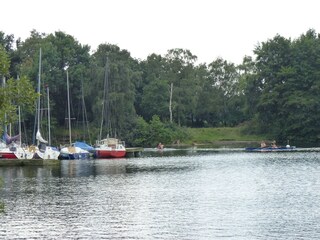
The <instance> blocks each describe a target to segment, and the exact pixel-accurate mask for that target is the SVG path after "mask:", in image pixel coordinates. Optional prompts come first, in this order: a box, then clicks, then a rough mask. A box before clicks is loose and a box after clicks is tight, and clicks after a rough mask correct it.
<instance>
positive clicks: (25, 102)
mask: <svg viewBox="0 0 320 240" xmlns="http://www.w3.org/2000/svg"><path fill="white" fill-rule="evenodd" d="M9 65H10V64H9V59H8V57H7V54H6V52H5V50H4V49H3V48H2V47H1V46H0V66H1V68H0V71H1V72H0V74H1V75H2V76H3V80H5V75H6V74H7V73H8V69H9ZM37 96H38V95H37V94H36V93H35V91H34V89H33V87H32V85H31V83H30V81H29V79H28V78H27V77H26V76H22V77H21V78H20V79H19V80H15V79H13V78H10V79H9V80H8V81H7V82H6V83H5V81H3V86H2V87H1V88H0V125H7V124H9V123H14V122H16V121H17V119H18V115H17V114H18V111H17V108H18V106H20V107H22V108H23V109H25V110H26V111H32V110H33V107H34V101H35V99H36V98H37ZM0 131H2V129H1V130H0Z"/></svg>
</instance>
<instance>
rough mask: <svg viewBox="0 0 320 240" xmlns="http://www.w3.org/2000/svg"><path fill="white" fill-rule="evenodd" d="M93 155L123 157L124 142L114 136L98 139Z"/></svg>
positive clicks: (124, 154)
mask: <svg viewBox="0 0 320 240" xmlns="http://www.w3.org/2000/svg"><path fill="white" fill-rule="evenodd" d="M94 156H95V157H96V158H123V157H125V156H126V148H125V144H124V142H121V141H120V140H119V139H116V138H106V139H102V140H100V141H99V140H98V141H97V142H96V147H95V155H94Z"/></svg>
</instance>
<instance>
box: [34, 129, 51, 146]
mask: <svg viewBox="0 0 320 240" xmlns="http://www.w3.org/2000/svg"><path fill="white" fill-rule="evenodd" d="M36 139H37V140H39V141H40V142H42V143H48V141H46V140H44V139H43V137H42V136H41V133H40V132H39V130H38V131H37V135H36Z"/></svg>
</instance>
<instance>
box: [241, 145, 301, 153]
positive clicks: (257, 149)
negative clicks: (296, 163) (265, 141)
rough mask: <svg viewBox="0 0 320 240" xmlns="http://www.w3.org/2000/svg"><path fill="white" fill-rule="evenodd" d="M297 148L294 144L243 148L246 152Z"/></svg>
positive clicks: (280, 150)
mask: <svg viewBox="0 0 320 240" xmlns="http://www.w3.org/2000/svg"><path fill="white" fill-rule="evenodd" d="M296 150H297V148H296V147H294V146H286V147H248V148H245V151H246V152H291V151H296Z"/></svg>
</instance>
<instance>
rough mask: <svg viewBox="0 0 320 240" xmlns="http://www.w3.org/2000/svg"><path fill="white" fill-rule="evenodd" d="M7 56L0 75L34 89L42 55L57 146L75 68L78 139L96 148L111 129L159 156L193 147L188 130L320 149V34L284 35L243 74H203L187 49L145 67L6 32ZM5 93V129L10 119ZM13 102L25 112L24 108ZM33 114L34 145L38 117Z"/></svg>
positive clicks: (43, 37)
mask: <svg viewBox="0 0 320 240" xmlns="http://www.w3.org/2000/svg"><path fill="white" fill-rule="evenodd" d="M0 46H2V47H1V49H2V50H1V51H0V53H1V54H0V62H1V63H3V62H5V63H7V62H10V64H9V67H8V71H7V72H5V71H3V70H2V69H1V67H0V75H2V76H3V77H5V78H6V79H10V78H13V79H17V78H18V77H20V78H22V79H23V78H27V79H29V80H30V83H31V86H33V88H34V89H36V86H37V79H38V69H39V64H38V63H39V49H40V48H41V49H42V67H41V69H42V72H41V81H42V89H43V91H42V92H41V97H42V98H43V99H46V98H47V97H48V93H49V91H48V90H50V100H49V102H48V103H47V105H45V104H46V103H44V106H43V109H44V111H43V112H44V113H43V120H42V121H43V124H45V122H46V121H45V117H44V116H45V109H48V106H49V105H50V112H51V119H52V120H51V127H52V129H53V130H52V132H53V133H52V135H53V136H60V135H63V134H61V132H59V129H60V131H61V129H63V128H64V127H65V125H66V116H67V114H66V109H67V85H66V68H68V76H69V82H70V96H71V106H72V117H73V119H74V120H73V125H77V126H78V127H77V128H75V132H74V133H73V134H74V135H75V136H74V137H76V138H81V139H82V140H86V141H87V142H89V143H93V142H94V139H97V137H98V135H99V132H100V131H101V129H102V135H103V136H113V137H118V138H121V139H123V140H125V141H126V143H127V145H129V146H154V145H155V144H156V143H157V142H159V141H160V142H164V143H172V142H174V141H183V139H185V138H187V137H188V136H187V133H186V131H185V128H188V127H195V128H200V127H235V126H239V125H243V126H245V128H244V129H245V131H246V132H247V133H254V134H263V135H266V136H268V138H272V139H276V140H277V141H278V142H280V143H283V144H286V143H287V141H290V142H292V143H295V144H296V145H299V146H316V145H317V144H319V140H320V126H319V125H320V121H319V119H320V101H319V99H318V96H319V95H320V38H319V34H317V33H316V32H315V30H313V29H310V30H308V31H307V32H306V33H303V34H301V35H300V37H299V38H297V39H293V40H292V39H287V38H284V37H282V36H280V35H276V36H274V37H273V38H272V39H269V40H267V41H265V42H262V43H259V44H258V45H257V46H256V47H255V49H254V51H253V56H254V58H253V57H250V56H244V57H243V61H242V63H241V64H239V65H235V64H234V63H232V62H229V61H227V60H225V59H223V58H217V59H214V60H213V61H212V62H210V63H208V64H207V63H201V64H197V56H195V55H193V54H192V52H191V51H190V50H188V49H179V48H177V49H170V50H168V51H167V53H166V54H165V55H164V56H161V55H158V54H156V53H152V54H150V55H149V56H148V57H147V59H145V60H140V59H134V58H133V57H131V55H130V52H129V51H128V50H125V49H121V48H120V47H118V46H117V45H114V44H108V43H103V44H100V45H99V46H98V48H97V49H96V51H94V52H93V53H91V49H90V46H88V45H83V44H81V43H79V42H78V41H77V40H76V39H75V38H74V37H73V36H71V35H68V34H66V33H64V32H61V31H58V32H55V33H52V34H45V33H39V32H37V31H36V30H33V31H31V33H30V36H29V37H28V38H27V39H26V40H25V41H21V40H20V39H19V38H18V39H17V40H15V37H14V36H13V35H10V34H9V35H7V34H5V33H3V32H0ZM3 56H7V57H3ZM0 65H3V64H0ZM13 82H14V81H13ZM13 89H14V88H13ZM24 89H25V90H26V91H29V93H30V89H29V87H24ZM3 92H4V91H2V92H1V91H0V98H1V103H0V114H1V118H2V120H0V121H1V123H4V122H3V121H4V120H3V118H4V114H5V112H6V110H7V109H6V108H5V107H4V106H2V105H3V104H2V103H4V100H2V99H3V96H4V93H3ZM1 93H3V94H2V95H1ZM13 95H14V94H13ZM18 95H19V94H18ZM20 95H21V94H20ZM30 96H31V95H30ZM20 100H21V99H20ZM25 101H26V100H25ZM29 101H34V96H33V98H31V99H29ZM13 102H14V103H15V106H17V105H18V102H17V99H15V100H14V101H13ZM42 102H45V101H42ZM11 103H12V101H11ZM23 103H24V101H22V103H21V101H20V103H19V104H23ZM1 104H2V105H1ZM28 106H30V104H29V105H28ZM11 112H14V109H11ZM23 114H24V116H23V119H24V124H25V126H26V127H25V128H26V129H27V131H29V134H28V135H32V129H33V123H34V117H33V116H34V111H32V110H31V111H30V109H29V111H25V112H24V113H23ZM13 116H14V114H13ZM13 120H14V118H12V121H13ZM102 126H103V128H101V127H102ZM81 129H82V130H81ZM88 129H90V130H88ZM100 133H101V132H100ZM27 141H31V140H30V139H28V140H27ZM55 141H56V142H58V141H61V139H58V138H57V137H56V138H55V137H53V142H55Z"/></svg>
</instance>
